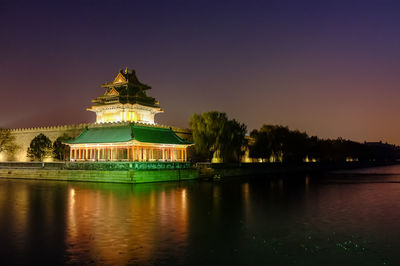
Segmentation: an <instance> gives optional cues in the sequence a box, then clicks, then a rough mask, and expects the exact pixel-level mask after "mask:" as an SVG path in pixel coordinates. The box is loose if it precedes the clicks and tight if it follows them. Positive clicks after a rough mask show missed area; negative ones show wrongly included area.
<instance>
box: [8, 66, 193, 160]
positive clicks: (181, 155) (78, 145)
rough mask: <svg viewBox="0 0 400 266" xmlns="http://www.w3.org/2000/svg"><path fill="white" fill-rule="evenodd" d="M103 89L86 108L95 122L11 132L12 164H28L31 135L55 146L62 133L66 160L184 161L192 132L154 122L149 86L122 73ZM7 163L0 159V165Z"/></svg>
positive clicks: (156, 106)
mask: <svg viewBox="0 0 400 266" xmlns="http://www.w3.org/2000/svg"><path fill="white" fill-rule="evenodd" d="M102 87H103V88H105V93H104V95H102V96H99V97H97V98H96V99H94V100H93V103H94V104H93V106H91V107H90V108H88V109H87V110H88V111H92V112H95V113H96V123H93V124H81V125H71V126H56V127H41V128H29V129H11V132H12V133H13V134H14V135H15V137H16V141H17V144H18V145H19V146H20V149H19V151H18V153H17V154H16V155H15V156H14V157H15V158H14V160H16V161H28V160H29V158H28V157H27V155H26V152H27V148H28V147H29V144H30V141H31V140H32V139H33V138H34V137H35V136H36V135H38V134H40V133H43V134H44V135H46V136H48V137H49V138H50V139H51V140H52V141H54V140H55V139H56V138H57V137H59V136H61V135H63V134H65V133H66V134H68V135H70V136H71V137H73V139H71V140H69V141H65V144H66V145H69V146H70V154H69V157H68V158H69V159H70V160H71V161H187V149H188V147H189V146H191V145H192V142H190V141H189V140H190V139H191V132H190V131H189V130H188V129H179V128H172V127H168V126H160V125H157V124H156V123H155V121H154V117H155V115H156V114H158V113H161V112H163V110H162V109H161V108H160V106H159V103H158V102H157V101H156V100H155V99H154V98H153V97H150V96H148V95H147V94H146V91H147V90H149V89H151V87H150V86H148V85H145V84H143V83H141V82H140V81H139V80H138V78H137V77H136V74H135V71H134V70H132V71H131V72H129V70H128V69H127V68H126V69H125V70H121V71H120V72H119V73H118V74H117V76H116V77H115V79H114V81H113V82H110V83H105V84H103V85H102ZM7 159H8V160H9V158H6V156H5V155H4V154H0V161H5V160H7Z"/></svg>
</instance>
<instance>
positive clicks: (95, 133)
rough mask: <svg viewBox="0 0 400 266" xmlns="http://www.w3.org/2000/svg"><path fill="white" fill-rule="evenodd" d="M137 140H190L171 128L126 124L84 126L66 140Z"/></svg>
mask: <svg viewBox="0 0 400 266" xmlns="http://www.w3.org/2000/svg"><path fill="white" fill-rule="evenodd" d="M131 140H137V141H139V142H143V143H163V144H181V145H182V144H183V145H185V144H187V145H190V144H192V142H190V141H187V140H184V139H181V138H180V137H178V136H177V135H176V134H175V133H174V132H173V131H172V130H171V129H168V128H160V127H152V126H142V125H137V124H128V125H123V126H115V127H114V126H113V127H94V128H88V127H87V128H86V129H85V130H84V131H83V132H82V133H81V134H80V135H79V136H78V137H77V138H75V139H73V140H70V141H66V142H65V143H68V144H96V143H99V144H100V143H118V142H128V141H131Z"/></svg>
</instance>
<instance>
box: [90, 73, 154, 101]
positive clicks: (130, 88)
mask: <svg viewBox="0 0 400 266" xmlns="http://www.w3.org/2000/svg"><path fill="white" fill-rule="evenodd" d="M102 87H103V88H105V89H106V92H105V94H104V95H103V96H100V97H97V98H96V99H94V100H93V102H94V103H95V106H101V105H113V104H118V103H121V104H127V103H128V104H140V105H144V106H148V107H155V108H159V105H158V102H157V101H156V99H154V98H153V97H150V96H147V95H146V91H147V90H150V89H151V87H150V86H148V85H146V84H144V83H141V82H140V81H139V79H138V78H137V76H136V73H135V70H132V71H131V72H129V70H128V68H126V69H125V70H120V71H119V73H118V75H117V76H116V78H115V79H114V81H113V82H109V83H105V84H103V85H102Z"/></svg>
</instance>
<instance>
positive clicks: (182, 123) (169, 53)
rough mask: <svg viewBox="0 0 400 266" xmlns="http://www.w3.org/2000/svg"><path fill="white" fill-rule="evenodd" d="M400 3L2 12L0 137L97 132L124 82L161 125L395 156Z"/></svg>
mask: <svg viewBox="0 0 400 266" xmlns="http://www.w3.org/2000/svg"><path fill="white" fill-rule="evenodd" d="M399 14H400V2H399V1H376V2H373V1H281V0H279V1H278V0H277V1H253V2H251V1H236V2H235V1H226V2H223V1H142V2H141V3H140V2H139V1H138V2H137V3H135V1H104V2H100V1H65V2H62V1H47V2H42V1H26V2H24V1H0V34H1V35H0V36H1V39H0V70H1V71H0V80H1V89H0V90H1V97H0V127H12V128H14V127H32V126H45V125H60V124H71V123H81V122H94V120H95V115H94V113H92V112H88V111H86V108H87V107H89V106H90V105H91V100H92V99H94V98H95V97H97V96H99V95H101V94H103V93H104V90H103V89H102V88H101V87H100V85H101V84H102V83H105V82H109V81H112V80H113V78H114V77H115V75H116V74H117V72H118V70H119V69H121V68H125V67H126V66H128V67H129V68H134V69H135V70H136V72H137V74H138V77H139V79H140V80H141V81H142V82H144V83H146V84H149V85H150V86H152V87H153V89H152V90H151V91H150V92H149V94H150V95H151V96H153V97H155V98H156V99H157V100H159V101H160V104H161V106H162V107H163V108H164V110H165V113H164V114H161V115H158V116H157V117H156V120H157V121H158V122H159V123H161V124H167V125H174V126H179V127H187V126H188V120H189V118H190V116H191V115H192V114H193V113H194V112H197V113H199V112H205V111H210V110H217V111H223V112H226V113H227V114H228V116H229V117H230V118H236V119H237V120H239V121H241V122H243V123H245V124H246V125H247V126H248V129H249V131H251V130H252V129H254V128H259V127H260V126H261V125H262V124H264V123H265V124H281V125H287V126H289V127H290V128H292V129H299V130H302V131H306V132H307V133H308V134H310V135H317V136H320V137H329V138H337V137H343V138H347V139H352V140H356V141H364V140H366V141H379V140H382V141H387V142H390V143H395V144H400V117H399V116H400V104H399V100H400V86H399V85H400V75H399V74H400V16H399Z"/></svg>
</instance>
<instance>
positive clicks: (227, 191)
mask: <svg viewBox="0 0 400 266" xmlns="http://www.w3.org/2000/svg"><path fill="white" fill-rule="evenodd" d="M363 171H364V170H363ZM363 171H359V172H354V173H346V174H345V175H341V174H339V175H338V174H330V175H325V176H324V177H323V178H322V176H286V177H275V178H269V179H267V178H265V179H264V178H235V179H231V180H226V181H225V180H223V181H220V182H214V183H213V182H204V181H186V182H180V183H153V184H138V185H127V184H104V183H80V182H76V183H75V182H54V181H53V182H43V181H29V180H11V179H10V180H0V243H1V245H2V248H1V249H0V253H1V254H0V255H1V260H2V262H8V263H12V264H65V263H66V264H107V265H108V264H135V265H149V264H150V265H171V264H173V265H189V264H191V265H266V264H270V265H399V264H400V252H399V250H400V230H399V228H400V224H399V223H400V167H399V166H391V167H386V168H380V169H369V170H365V171H366V172H363ZM363 173H364V174H365V173H367V175H364V174H363ZM390 173H392V174H390Z"/></svg>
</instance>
